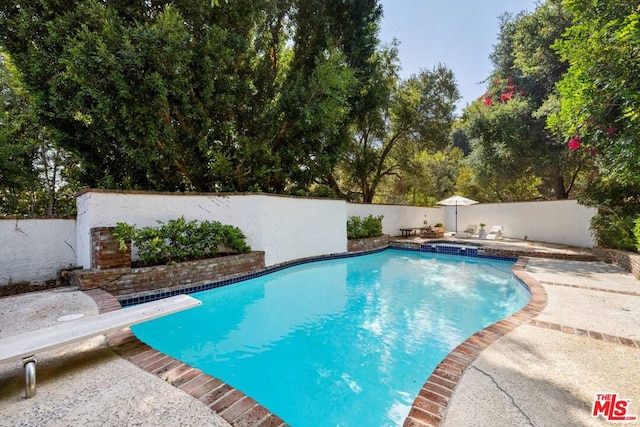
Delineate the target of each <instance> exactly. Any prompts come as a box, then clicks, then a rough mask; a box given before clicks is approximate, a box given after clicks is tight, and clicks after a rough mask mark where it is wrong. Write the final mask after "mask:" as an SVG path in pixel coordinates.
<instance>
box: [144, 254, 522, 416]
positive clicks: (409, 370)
mask: <svg viewBox="0 0 640 427" xmlns="http://www.w3.org/2000/svg"><path fill="white" fill-rule="evenodd" d="M512 264H513V263H512V262H506V261H488V260H481V259H476V258H467V257H459V256H448V255H437V254H424V253H419V252H408V251H401V250H387V251H383V252H379V253H376V254H371V255H365V256H359V257H353V258H344V259H336V260H328V261H319V262H314V263H309V264H304V265H301V266H297V267H291V268H287V269H284V270H281V271H279V272H276V273H272V274H268V275H265V276H262V277H259V278H255V279H251V280H247V281H244V282H240V283H238V284H235V285H231V286H226V287H222V288H217V289H212V290H209V291H205V292H199V293H196V294H193V296H194V297H196V298H198V299H200V300H202V302H203V305H202V306H201V307H198V308H195V309H191V310H188V311H185V312H182V313H177V314H175V315H172V316H168V317H164V318H161V319H157V320H154V321H151V322H147V323H144V324H140V325H137V326H134V327H133V328H132V329H133V331H134V333H135V334H136V335H137V336H138V337H139V338H140V339H141V340H142V341H144V342H146V343H147V344H149V345H151V346H153V347H154V348H156V349H158V350H159V351H162V352H164V353H167V354H169V355H171V356H173V357H175V358H177V359H180V360H182V361H184V362H186V363H188V364H190V365H192V366H195V367H197V368H199V369H201V370H203V371H205V372H207V373H209V374H210V375H213V376H215V377H217V378H220V379H221V380H223V381H225V382H227V383H228V384H230V385H232V386H233V387H235V388H237V389H239V390H242V391H243V392H244V393H246V394H247V395H249V396H251V397H253V398H254V399H256V400H257V401H258V402H260V403H261V404H262V405H264V406H266V407H267V408H268V409H269V410H271V411H272V412H274V413H275V414H277V415H278V416H280V417H281V418H283V419H284V420H285V422H287V423H288V424H289V425H291V426H293V427H304V426H313V427H318V426H397V425H402V423H403V422H404V419H405V417H406V416H407V414H408V412H409V409H410V408H411V404H412V402H413V399H414V398H415V397H416V395H417V393H418V391H419V390H420V388H421V386H422V384H423V383H424V382H425V381H426V379H427V378H428V377H429V375H430V374H431V372H432V371H433V370H434V369H435V367H436V366H437V364H438V363H439V362H440V360H442V358H444V357H445V356H446V355H447V354H448V353H449V352H450V351H451V350H452V349H453V348H454V347H456V346H457V345H458V344H459V343H461V342H463V341H464V340H465V339H467V338H468V337H469V336H470V335H472V334H474V333H475V332H477V331H478V330H480V329H482V328H484V327H486V326H488V325H490V324H492V323H494V322H496V321H498V320H500V319H502V318H504V317H506V316H508V315H510V314H512V313H514V312H516V311H518V310H520V309H521V308H522V307H524V306H525V305H526V303H527V301H528V300H529V298H530V295H529V293H528V292H527V291H526V290H525V289H524V288H523V287H522V286H521V285H520V284H518V283H517V282H516V280H515V279H514V278H513V276H512V274H511V266H512Z"/></svg>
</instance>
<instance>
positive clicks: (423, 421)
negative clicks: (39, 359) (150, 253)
mask: <svg viewBox="0 0 640 427" xmlns="http://www.w3.org/2000/svg"><path fill="white" fill-rule="evenodd" d="M528 261H529V258H527V257H521V258H519V259H518V260H517V261H516V263H515V264H514V265H513V268H512V271H513V274H514V275H515V276H516V277H517V278H518V279H519V280H521V281H522V282H523V283H524V284H525V285H526V286H527V287H528V288H529V291H530V293H531V300H530V301H529V303H528V304H527V305H526V306H525V307H524V308H523V309H522V310H520V311H519V312H517V313H515V314H513V315H511V316H509V317H507V318H505V319H502V320H500V321H498V322H496V323H494V324H492V325H490V326H488V327H486V328H484V329H483V330H481V331H478V332H476V333H475V334H474V335H472V336H471V337H469V338H468V339H467V340H466V341H464V342H463V343H461V344H459V345H458V346H457V347H456V348H454V349H453V350H452V351H451V352H450V353H449V354H448V355H447V356H446V357H445V358H444V359H443V360H442V361H441V362H440V363H439V364H438V366H437V367H436V368H435V370H434V371H433V373H432V374H431V376H430V377H429V378H428V379H427V381H426V382H425V383H424V385H423V386H422V388H421V390H420V391H419V393H418V396H417V397H416V398H415V400H414V402H413V406H412V408H411V410H410V412H409V415H408V417H407V418H406V420H405V422H404V427H426V426H439V425H441V422H442V421H443V419H444V415H445V413H446V410H447V407H448V405H449V402H450V400H451V398H452V396H453V393H454V391H455V388H456V387H457V385H458V383H459V381H460V379H461V378H462V375H463V374H464V372H465V371H466V370H467V368H469V367H470V366H471V364H472V363H473V362H474V361H475V359H476V358H477V357H478V356H479V355H480V353H481V352H482V351H483V350H484V349H486V348H487V347H489V346H490V345H491V344H493V343H494V342H495V341H496V340H498V339H499V338H500V337H502V336H504V335H505V334H507V333H508V332H510V331H512V330H514V329H515V328H517V327H518V326H520V325H523V324H527V323H528V324H530V325H534V326H538V327H542V328H548V329H553V330H558V331H562V332H565V333H570V334H574V335H584V336H589V337H591V338H594V339H599V340H602V341H607V342H614V343H618V344H622V345H628V346H631V347H637V348H640V340H631V339H627V338H623V337H615V336H611V335H607V334H602V333H598V332H593V331H586V330H582V329H576V328H573V327H568V326H564V325H559V324H555V323H550V322H544V321H539V320H536V319H535V317H536V316H538V314H540V312H541V311H542V310H543V309H544V308H545V307H546V305H547V293H546V291H545V289H544V287H543V285H542V283H541V282H539V281H537V280H535V279H534V278H533V277H531V276H530V275H529V274H527V273H526V272H525V268H526V266H527V263H528ZM543 283H545V284H550V285H556V284H555V283H547V282H543ZM598 290H601V289H598ZM602 290H603V291H608V292H616V291H611V290H604V289H602ZM84 292H85V293H86V294H87V295H89V296H91V297H92V298H93V299H94V300H95V301H96V304H97V305H98V308H99V310H100V312H107V311H112V310H119V309H120V308H121V306H120V303H119V302H118V300H117V299H116V298H115V297H114V296H113V295H111V294H109V293H108V292H106V291H104V290H102V289H92V290H87V291H84ZM107 342H108V344H109V346H110V347H111V348H112V349H113V350H114V351H115V352H116V353H117V354H119V355H120V356H121V357H123V358H125V359H127V360H129V361H131V362H132V363H134V364H135V365H137V366H138V367H140V368H142V369H143V370H145V371H147V372H149V373H151V374H153V375H156V376H157V377H158V378H160V379H162V380H164V381H167V382H169V383H171V384H172V385H173V386H174V387H177V388H179V389H180V390H182V391H184V392H185V393H187V394H189V395H191V396H192V397H194V398H196V399H198V400H199V401H201V402H202V403H203V404H205V405H206V406H208V407H209V408H211V410H213V411H214V412H216V413H218V415H220V416H221V417H222V418H223V419H225V420H226V421H227V422H229V423H230V424H231V425H232V426H255V427H277V426H287V424H286V423H285V422H284V421H283V420H282V419H281V418H280V417H278V416H277V415H275V414H273V413H271V412H270V411H269V410H268V409H267V408H265V407H263V406H262V405H260V404H259V403H257V402H256V401H255V400H254V399H252V398H250V397H249V396H246V395H245V394H244V393H242V392H241V391H239V390H237V389H234V388H233V387H231V386H230V385H228V384H226V383H224V382H223V381H221V380H219V379H217V378H215V377H212V376H211V375H208V374H206V373H204V372H202V371H201V370H199V369H196V368H193V367H191V366H189V365H187V364H185V363H183V362H181V361H179V360H177V359H175V358H173V357H171V356H168V355H166V354H164V353H161V352H159V351H157V350H155V349H153V348H152V347H150V346H148V345H147V344H145V343H143V342H142V341H140V340H139V339H138V338H137V337H136V336H135V335H134V334H133V333H132V332H131V330H130V329H129V328H127V329H124V330H121V331H118V332H115V333H112V334H109V335H108V336H107Z"/></svg>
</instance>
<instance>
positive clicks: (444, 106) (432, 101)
mask: <svg viewBox="0 0 640 427" xmlns="http://www.w3.org/2000/svg"><path fill="white" fill-rule="evenodd" d="M385 58H386V59H385V63H386V64H387V66H386V67H385V68H384V70H386V71H384V72H382V73H381V76H380V78H379V79H378V81H379V82H380V84H381V85H383V87H382V88H380V89H379V90H378V93H381V94H385V96H386V99H385V100H384V103H383V104H381V105H382V106H381V107H380V108H378V109H376V110H372V111H371V112H369V114H367V116H365V118H364V120H362V121H360V122H359V123H358V126H356V127H354V129H353V134H352V138H351V143H350V145H349V148H348V150H347V151H346V153H345V158H344V160H343V162H342V164H341V165H340V168H339V169H340V177H341V178H342V189H341V190H340V191H341V192H343V193H347V192H349V193H350V194H351V196H352V198H354V199H355V200H360V201H362V202H364V203H372V202H373V200H374V198H375V196H376V193H377V192H378V190H379V187H380V185H381V184H382V183H383V181H384V180H385V179H387V178H389V177H402V175H403V174H407V173H411V164H412V162H415V161H416V159H417V156H418V154H419V153H420V152H421V151H425V150H429V151H431V152H435V151H437V150H441V149H443V148H444V147H446V146H447V145H448V143H449V140H448V136H449V133H450V131H451V126H452V124H453V121H454V111H455V103H456V101H457V100H458V99H459V93H458V88H457V85H456V82H455V78H454V76H453V73H452V72H451V70H449V69H448V68H446V67H445V66H443V65H438V66H436V67H434V68H433V70H423V71H421V72H420V73H419V74H417V75H414V76H412V77H410V78H408V79H407V80H405V81H401V82H400V81H398V79H397V76H396V68H395V65H394V59H395V57H394V54H393V52H392V51H387V52H386V54H385Z"/></svg>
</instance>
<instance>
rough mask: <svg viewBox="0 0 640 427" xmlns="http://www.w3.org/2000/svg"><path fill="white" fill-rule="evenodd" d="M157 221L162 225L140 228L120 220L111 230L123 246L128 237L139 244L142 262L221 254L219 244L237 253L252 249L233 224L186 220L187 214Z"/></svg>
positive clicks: (165, 262) (169, 261)
mask: <svg viewBox="0 0 640 427" xmlns="http://www.w3.org/2000/svg"><path fill="white" fill-rule="evenodd" d="M158 222H159V224H160V226H159V227H155V228H154V227H143V228H139V229H138V228H136V227H135V225H129V224H127V223H124V222H119V223H118V224H117V227H116V228H115V229H114V230H113V231H112V234H113V235H114V236H115V237H116V239H117V241H118V242H119V243H120V249H121V250H124V249H125V248H126V244H127V242H129V241H130V242H132V243H133V244H134V245H135V246H136V248H138V250H139V251H140V253H139V255H140V263H141V264H142V265H159V264H171V263H177V262H182V261H192V260H197V259H205V258H212V257H215V256H216V255H218V247H219V246H220V247H223V248H226V250H228V251H230V252H234V253H237V252H239V253H246V252H250V251H251V247H249V245H247V243H246V241H245V239H246V237H245V235H244V233H242V230H240V229H239V228H237V227H234V226H231V225H226V224H221V223H220V222H218V221H201V222H200V221H196V220H194V221H186V220H185V219H184V217H181V218H178V219H172V220H169V221H167V222H166V223H163V222H160V221H158Z"/></svg>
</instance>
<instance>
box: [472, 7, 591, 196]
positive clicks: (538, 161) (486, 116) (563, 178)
mask: <svg viewBox="0 0 640 427" xmlns="http://www.w3.org/2000/svg"><path fill="white" fill-rule="evenodd" d="M501 20H502V21H501V29H500V34H499V36H498V41H499V42H498V44H497V45H496V46H495V47H494V52H493V53H492V56H491V58H492V61H493V63H494V66H495V69H494V72H493V75H492V76H491V77H490V78H489V79H488V82H489V85H488V88H487V92H486V93H485V95H483V96H482V97H481V98H480V99H479V100H477V101H476V102H474V103H473V104H472V105H471V106H470V107H468V108H467V109H466V110H465V113H464V122H465V123H464V124H465V131H466V133H467V134H468V136H469V137H470V138H471V139H472V141H471V145H472V148H473V153H472V154H471V156H470V157H471V158H470V161H469V163H468V165H469V166H470V167H471V168H472V169H473V171H474V175H475V177H476V178H477V180H478V184H479V185H481V186H482V187H490V188H493V191H492V193H493V195H488V197H489V199H490V200H491V199H493V200H501V201H510V200H526V199H532V198H537V197H544V198H555V199H566V198H568V197H569V195H570V194H572V193H574V192H575V189H576V185H577V184H578V182H579V179H580V177H581V174H583V172H584V171H585V170H586V169H587V168H588V165H589V163H590V162H591V160H592V159H591V158H590V157H589V156H585V155H583V154H582V153H574V152H570V151H569V150H567V149H566V147H565V144H564V137H563V135H562V134H561V132H560V131H559V130H558V129H557V128H553V129H552V128H547V126H546V121H547V117H548V116H549V114H553V113H554V112H555V111H556V110H557V108H558V105H559V104H558V102H557V99H558V98H557V91H556V83H557V82H558V81H559V80H560V78H561V76H562V73H563V72H564V71H565V70H566V68H567V66H566V64H564V63H563V62H562V61H561V60H560V57H559V56H558V55H557V54H556V52H555V51H554V50H553V49H552V48H551V45H552V43H553V42H554V41H555V40H556V39H557V38H558V37H560V35H561V34H562V33H563V32H564V31H565V29H566V28H567V27H568V26H569V25H570V23H571V15H570V14H569V13H568V12H567V10H566V9H565V8H564V7H563V6H562V3H561V1H560V0H547V1H546V2H544V3H542V4H540V5H539V6H538V7H537V8H536V10H535V11H533V12H532V13H529V14H526V13H520V14H518V15H516V16H511V15H503V16H502V17H501ZM515 182H518V183H519V185H518V188H517V189H516V188H511V189H504V188H502V187H504V186H505V184H506V185H511V183H515ZM534 182H535V188H533V189H531V188H529V187H530V184H531V183H534ZM482 200H485V198H482Z"/></svg>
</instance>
